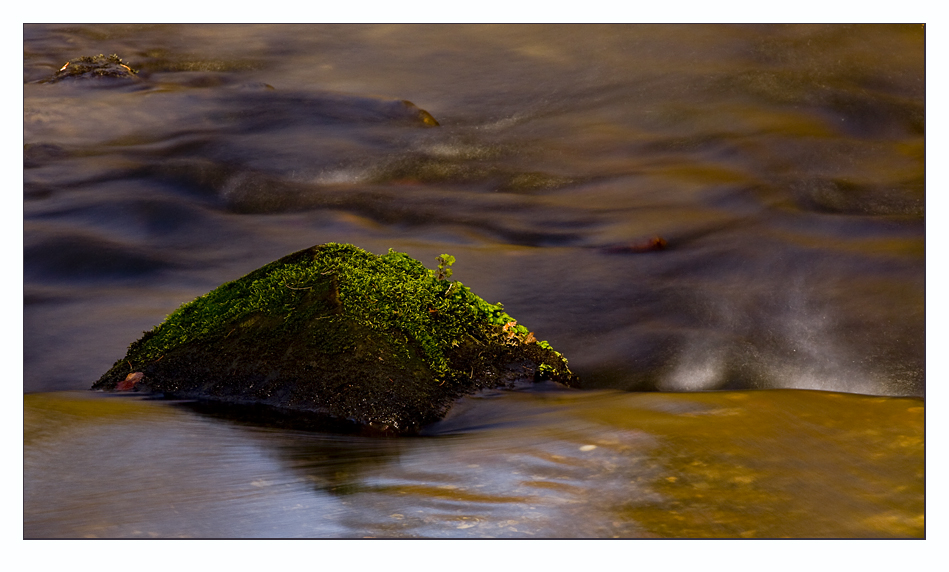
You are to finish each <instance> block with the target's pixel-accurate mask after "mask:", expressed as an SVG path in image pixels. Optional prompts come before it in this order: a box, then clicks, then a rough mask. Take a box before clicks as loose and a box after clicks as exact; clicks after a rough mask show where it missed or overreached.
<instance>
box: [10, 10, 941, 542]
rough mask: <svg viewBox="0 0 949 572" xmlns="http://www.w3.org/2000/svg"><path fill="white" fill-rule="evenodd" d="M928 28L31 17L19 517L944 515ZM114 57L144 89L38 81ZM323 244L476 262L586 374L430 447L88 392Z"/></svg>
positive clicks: (349, 529) (62, 523) (479, 527)
mask: <svg viewBox="0 0 949 572" xmlns="http://www.w3.org/2000/svg"><path fill="white" fill-rule="evenodd" d="M924 47H925V32H924V30H923V28H922V27H921V26H918V25H905V26H723V25H722V26H658V25H649V26H615V27H614V26H285V25H280V26H210V25H180V26H179V25H175V26H167V25H156V26H151V25H149V26H124V25H122V26H119V25H110V26H97V25H82V26H66V25H42V26H41V25H28V26H25V27H24V86H23V90H24V91H23V95H24V110H23V111H24V171H23V176H24V195H23V197H24V198H23V207H24V248H25V251H24V391H25V394H26V395H25V398H24V399H25V402H24V414H25V421H24V423H25V424H24V431H25V434H24V437H25V449H24V468H25V472H24V535H26V536H30V537H50V536H51V537H61V536H70V537H74V536H80V537H81V536H107V537H126V536H143V537H155V536H157V537H175V536H199V537H220V536H229V537H245V536H279V537H285V536H294V537H295V536H310V537H361V536H424V537H458V536H477V537H485V536H514V537H566V536H585V537H613V536H620V537H641V536H646V537H651V536H673V537H683V536H684V537H704V536H722V537H761V536H765V537H782V536H792V537H826V536H839V537H891V536H903V537H906V536H909V537H918V536H922V535H923V531H924V528H923V524H924V522H923V476H924V466H923V421H922V418H923V411H924V401H923V398H924V396H925V342H926V340H925V328H924V322H925V311H924V310H925V291H924V282H925V259H924V254H925V253H924V251H925V218H924V217H925V164H924V155H925V132H924V129H925V74H924ZM100 53H104V54H110V53H116V54H118V55H119V56H120V57H122V58H123V60H124V61H125V62H126V63H128V64H129V65H130V66H132V67H133V68H135V69H136V70H138V71H139V74H138V79H136V80H134V81H122V80H110V79H108V78H103V79H100V80H89V81H81V80H80V81H72V82H69V81H62V82H55V83H47V82H44V80H46V79H48V78H50V77H51V76H52V75H53V74H55V73H56V71H57V70H59V69H60V68H62V67H63V65H64V64H65V63H66V62H67V61H70V60H74V59H75V58H77V57H80V56H85V55H96V54H100ZM401 100H409V101H411V102H413V103H414V104H415V105H417V106H418V107H420V108H422V109H425V110H426V111H428V112H429V113H431V115H432V116H433V117H434V118H435V119H436V120H437V121H438V123H439V124H440V125H439V126H437V127H433V126H429V125H426V124H425V123H424V122H423V121H420V120H418V117H417V116H415V118H414V120H413V116H412V114H411V113H407V111H408V112H411V111H412V108H409V107H407V106H406V105H405V104H402V103H400V101H401ZM657 237H659V238H661V241H659V240H657ZM323 242H350V243H353V244H356V245H357V246H360V247H363V248H365V249H367V250H370V251H372V252H375V253H377V254H382V253H385V252H386V251H387V250H388V249H389V248H393V249H395V250H397V251H400V252H407V253H409V254H410V255H412V256H414V257H415V258H418V259H420V260H422V261H423V262H425V263H427V264H429V265H430V267H434V266H435V264H436V263H435V257H436V256H437V255H439V254H441V253H450V254H452V255H454V256H455V257H456V259H457V262H456V263H455V266H454V275H453V278H454V279H458V280H460V281H462V282H463V283H464V284H465V285H467V286H469V287H471V288H472V289H473V290H474V292H476V293H477V294H479V295H480V296H482V297H483V298H485V299H487V300H488V301H491V302H499V301H500V302H503V303H504V305H505V309H506V310H507V311H508V313H510V314H511V315H512V316H514V317H516V318H517V319H518V320H519V321H520V322H521V323H523V324H524V325H526V326H528V327H529V328H530V329H531V330H532V331H534V332H536V333H537V335H538V337H539V338H541V339H546V340H548V341H549V342H550V343H551V345H553V347H555V348H556V349H557V350H558V351H560V352H562V353H563V354H564V355H565V356H566V357H567V358H568V359H569V360H570V364H571V368H572V369H573V370H574V372H576V373H577V374H578V375H579V376H580V377H581V379H582V381H583V385H584V390H582V391H563V390H558V389H556V388H551V387H546V386H544V387H539V388H536V389H534V390H529V391H514V392H492V393H489V394H485V395H480V396H478V397H472V398H466V399H465V400H463V401H462V402H461V403H460V404H459V405H458V406H457V407H456V408H455V410H454V411H453V413H452V415H450V417H449V418H448V419H446V420H445V421H444V422H442V423H440V424H437V425H436V426H434V427H431V428H429V429H428V430H427V431H426V434H425V435H423V436H421V437H417V438H410V439H369V438H363V437H355V436H345V435H333V434H321V433H302V432H294V431H292V430H288V429H280V428H276V427H261V426H254V425H249V424H241V423H236V422H234V421H233V420H228V419H222V418H220V417H217V416H214V415H210V414H209V413H208V412H206V411H201V410H200V409H196V408H195V407H194V406H191V405H187V404H180V403H169V402H162V401H150V400H142V399H139V398H128V397H121V398H117V397H109V396H103V395H98V394H93V393H91V392H86V391H80V390H86V389H87V388H88V387H89V386H90V385H91V384H92V382H93V381H95V380H96V379H97V378H98V377H99V376H100V375H101V374H102V373H104V372H105V371H106V370H107V369H108V368H109V367H111V365H112V364H113V363H114V362H115V360H116V359H119V358H121V357H122V356H123V355H124V352H125V349H126V347H127V346H128V344H129V343H130V342H132V341H133V340H135V339H137V338H138V337H139V336H140V335H141V332H142V331H143V330H148V329H150V328H151V327H152V326H154V325H155V324H157V323H159V322H160V321H161V320H162V319H163V318H164V317H165V316H166V315H167V314H169V313H171V312H172V311H173V310H174V309H175V308H177V307H178V306H179V305H181V304H182V303H184V302H187V301H189V300H191V299H193V298H194V297H196V296H198V295H201V294H204V293H205V292H207V291H209V290H211V289H213V288H214V287H216V286H218V285H219V284H220V283H222V282H225V281H228V280H232V279H235V278H238V277H240V276H242V275H244V274H246V273H247V272H249V271H251V270H253V269H255V268H257V267H259V266H261V265H263V264H265V263H267V262H269V261H271V260H274V259H276V258H279V257H280V256H283V255H285V254H288V253H290V252H293V251H296V250H300V249H302V248H306V247H309V246H312V245H315V244H320V243H323ZM657 244H664V245H665V247H664V248H656V245H657ZM709 390H721V391H709ZM808 390H821V391H808Z"/></svg>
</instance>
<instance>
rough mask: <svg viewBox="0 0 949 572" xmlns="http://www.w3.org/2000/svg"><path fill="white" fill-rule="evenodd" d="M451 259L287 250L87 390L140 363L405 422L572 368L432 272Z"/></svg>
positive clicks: (214, 387) (238, 393)
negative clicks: (460, 399)
mask: <svg viewBox="0 0 949 572" xmlns="http://www.w3.org/2000/svg"><path fill="white" fill-rule="evenodd" d="M452 261H453V257H451V256H449V255H442V256H441V257H439V259H438V262H439V263H440V266H439V269H438V270H437V271H433V270H429V269H427V268H426V267H425V266H424V265H422V263H420V262H419V261H417V260H415V259H413V258H411V257H409V256H408V255H406V254H403V253H399V252H394V251H392V250H390V251H389V253H388V254H385V255H383V256H376V255H374V254H371V253H369V252H366V251H365V250H362V249H360V248H357V247H355V246H352V245H348V244H335V243H330V244H324V245H320V246H315V247H313V248H309V249H306V250H303V251H300V252H296V253H294V254H291V255H288V256H286V257H284V258H281V259H280V260H277V261H275V262H272V263H270V264H268V265H266V266H264V267H262V268H260V269H258V270H255V271H254V272H251V273H250V274H248V275H246V276H244V277H242V278H240V279H238V280H235V281H233V282H228V283H226V284H223V285H221V286H220V287H218V288H217V289H215V290H213V291H211V292H209V293H208V294H205V295H204V296H201V297H199V298H197V299H195V300H194V301H192V302H189V303H187V304H184V305H183V306H181V307H180V308H178V310H176V311H175V312H174V313H172V314H171V315H169V316H168V317H167V319H166V320H165V321H164V322H163V323H161V324H159V325H158V326H156V327H155V328H154V329H152V330H151V331H150V332H145V334H144V335H143V336H142V338H141V339H140V340H138V341H136V342H134V343H132V344H131V346H129V351H128V353H127V355H126V356H125V358H124V359H122V360H119V361H118V362H116V364H115V366H113V368H112V369H111V370H110V371H109V372H107V373H106V374H105V375H104V376H103V377H102V379H100V380H99V382H97V384H96V385H95V386H94V387H95V388H98V389H113V388H115V386H116V384H117V383H118V382H119V381H121V380H122V379H123V378H124V376H125V375H126V374H128V373H130V372H133V371H143V372H145V378H146V380H147V381H148V383H149V385H150V386H151V387H153V388H157V389H160V390H162V391H165V392H171V393H176V392H184V393H186V394H190V395H196V396H204V395H212V394H213V395H215V396H218V397H222V398H223V397H227V400H230V401H247V400H257V401H261V400H262V401H265V402H272V403H274V404H276V405H278V406H281V407H293V403H295V402H299V403H304V402H305V403H307V404H308V405H306V407H308V408H309V409H313V410H321V409H327V408H328V412H329V413H330V414H331V415H335V416H341V417H345V418H350V419H356V420H357V421H360V422H369V423H371V422H373V420H374V419H376V420H377V419H380V418H384V419H383V421H384V422H386V423H388V422H390V421H391V422H393V423H400V424H401V426H406V425H418V424H419V423H422V422H425V421H431V420H433V419H434V418H437V417H438V416H439V415H441V414H443V413H444V412H445V411H447V406H446V405H445V404H446V403H447V401H446V400H449V399H452V398H454V397H456V396H457V395H458V394H460V393H464V392H467V391H470V390H473V389H476V388H478V387H485V386H491V385H494V386H497V385H498V384H503V383H504V382H505V381H510V379H512V376H514V375H521V376H523V375H525V374H530V372H533V373H532V375H533V376H534V377H535V378H550V379H559V380H565V381H570V380H574V379H575V377H574V376H573V374H572V373H571V372H570V370H569V369H568V368H567V363H566V360H564V359H563V356H561V355H560V354H559V353H557V352H554V351H553V350H552V348H551V347H550V345H549V344H548V343H546V342H538V341H537V340H535V339H534V336H533V333H531V332H529V331H528V330H527V328H525V327H523V326H522V325H519V324H517V323H516V321H515V320H514V319H513V318H512V317H511V316H510V315H508V314H507V313H506V312H505V311H504V308H503V306H502V305H501V304H491V303H488V302H486V301H485V300H483V299H481V298H480V297H479V296H477V295H476V294H474V293H473V292H472V291H471V290H470V289H469V288H467V287H466V286H464V285H463V284H462V283H460V282H457V281H455V282H450V281H448V280H445V279H442V278H444V277H447V272H446V270H447V267H448V266H449V265H450V263H451V262H452ZM510 364H520V365H516V366H511V365H510ZM523 364H533V365H532V366H530V367H528V369H527V370H524V369H523ZM531 368H532V369H531ZM341 387H343V388H344V389H343V390H341V389H340V388H341ZM275 395H277V396H278V397H274V396H275ZM251 398H253V399H251ZM268 400H269V401H268ZM387 400H390V401H393V403H389V402H387ZM397 402H400V403H401V404H399V403H397ZM327 404H329V405H327ZM406 404H409V405H406ZM406 408H408V409H411V412H408V413H406V411H407V409H406ZM397 410H398V411H397ZM380 411H385V412H387V413H385V414H382V413H379V412H380Z"/></svg>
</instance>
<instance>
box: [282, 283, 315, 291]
mask: <svg viewBox="0 0 949 572" xmlns="http://www.w3.org/2000/svg"><path fill="white" fill-rule="evenodd" d="M283 285H284V286H287V283H286V282H284V284H283ZM287 288H289V289H291V290H310V289H311V288H313V287H312V286H308V287H306V288H294V287H293V286H287Z"/></svg>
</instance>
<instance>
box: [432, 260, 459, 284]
mask: <svg viewBox="0 0 949 572" xmlns="http://www.w3.org/2000/svg"><path fill="white" fill-rule="evenodd" d="M435 260H437V261H438V272H436V273H435V278H437V279H439V280H448V279H449V278H451V265H452V264H454V263H455V257H454V256H452V255H451V254H442V255H441V256H439V257H438V258H436V259H435Z"/></svg>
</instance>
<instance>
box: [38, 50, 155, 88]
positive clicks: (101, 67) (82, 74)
mask: <svg viewBox="0 0 949 572" xmlns="http://www.w3.org/2000/svg"><path fill="white" fill-rule="evenodd" d="M137 73H138V71H136V70H133V69H132V68H131V67H129V66H128V65H127V64H126V63H125V62H123V61H122V58H120V57H119V56H117V55H116V54H112V55H110V56H104V55H102V54H99V55H98V56H83V57H81V58H76V59H72V60H69V61H68V62H66V64H65V65H63V67H61V68H60V69H59V71H57V72H56V73H55V74H54V75H53V77H51V78H49V79H47V80H45V81H44V82H43V83H56V82H60V81H63V80H76V79H88V78H102V77H109V78H120V79H137V77H136V74H137Z"/></svg>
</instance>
